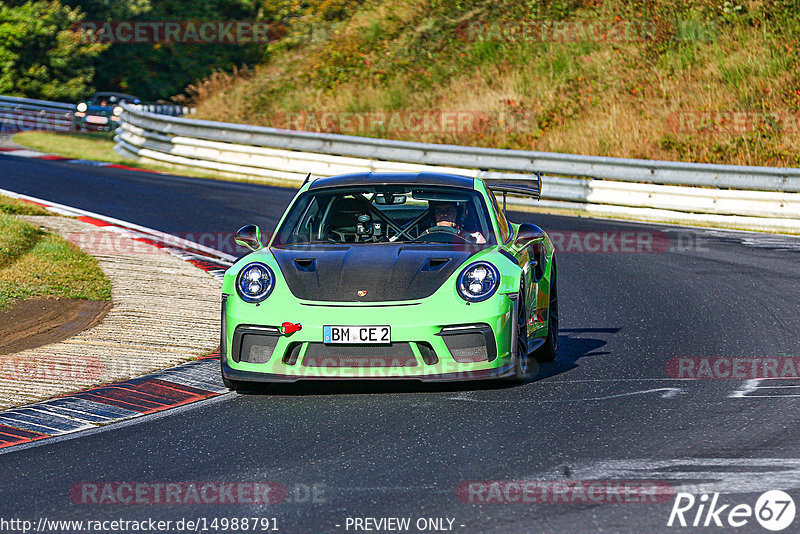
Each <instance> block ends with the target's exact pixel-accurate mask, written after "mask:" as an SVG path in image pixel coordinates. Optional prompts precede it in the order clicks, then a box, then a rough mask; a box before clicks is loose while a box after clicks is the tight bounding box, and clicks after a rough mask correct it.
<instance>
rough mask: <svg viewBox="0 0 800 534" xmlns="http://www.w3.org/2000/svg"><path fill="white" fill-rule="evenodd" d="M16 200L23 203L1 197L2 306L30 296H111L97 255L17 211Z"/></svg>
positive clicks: (105, 298) (0, 270) (0, 262)
mask: <svg viewBox="0 0 800 534" xmlns="http://www.w3.org/2000/svg"><path fill="white" fill-rule="evenodd" d="M16 204H24V203H21V202H17V201H12V200H10V199H7V198H5V197H0V309H4V308H7V307H9V306H10V305H11V304H13V302H14V301H16V300H19V299H26V298H30V297H64V298H75V299H89V300H111V282H110V281H109V280H108V278H107V277H106V276H105V274H103V271H102V270H101V269H100V266H99V265H98V263H97V260H96V259H95V258H93V257H92V256H90V255H88V254H86V253H85V252H83V251H82V250H81V249H79V248H78V247H76V246H75V245H73V244H72V243H69V242H68V241H66V240H65V239H62V238H61V237H59V236H57V235H54V234H50V233H47V232H44V231H42V230H40V229H39V228H37V227H35V226H34V225H32V224H30V223H27V222H25V221H22V220H20V219H18V218H17V217H16V216H15V215H12V213H16V212H18V211H15V210H20V209H22V208H20V207H19V206H17V205H16ZM34 207H35V206H34Z"/></svg>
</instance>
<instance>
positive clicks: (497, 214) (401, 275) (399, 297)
mask: <svg viewBox="0 0 800 534" xmlns="http://www.w3.org/2000/svg"><path fill="white" fill-rule="evenodd" d="M540 189H541V180H540V179H539V178H538V176H537V177H536V179H532V180H527V181H524V182H518V181H514V182H508V183H502V182H500V181H493V180H482V179H478V178H469V177H464V176H456V175H449V174H440V173H419V174H403V173H363V174H349V175H342V176H333V177H327V178H319V179H317V180H314V181H307V182H306V183H305V184H303V186H302V187H301V188H300V190H299V191H298V193H297V195H296V196H295V197H294V199H293V200H292V202H291V203H290V204H289V206H288V208H287V209H286V212H285V213H284V214H283V217H282V218H281V220H280V222H279V223H278V226H277V229H276V231H275V233H274V234H273V236H272V237H271V239H270V241H269V243H268V244H267V245H266V246H264V245H263V244H262V241H261V231H260V229H259V228H258V227H256V226H253V225H248V226H245V227H243V228H242V229H240V230H239V232H238V233H237V236H236V241H237V243H239V244H240V245H243V246H246V247H248V248H249V249H250V250H251V251H252V252H251V253H249V254H247V255H246V256H244V257H242V258H241V259H239V261H237V262H236V263H235V264H234V265H233V266H232V267H231V268H230V269H229V270H228V271H227V272H226V274H225V279H224V283H223V288H222V292H223V295H222V336H221V364H222V376H223V380H224V382H225V385H226V386H227V387H229V388H232V389H238V388H241V387H243V386H245V385H246V384H247V383H248V382H286V381H296V380H300V379H337V380H338V379H365V378H378V379H416V380H424V381H447V380H475V379H491V378H507V379H511V380H516V381H520V380H524V378H525V377H526V376H527V374H528V373H529V369H530V366H529V358H530V357H535V358H536V359H537V360H539V361H546V360H552V359H553V358H555V357H556V353H557V348H558V292H557V283H556V282H557V278H556V274H557V273H556V257H555V252H554V247H553V244H552V242H551V240H550V238H549V237H548V235H547V234H546V233H545V232H544V231H543V230H542V229H541V228H539V227H538V226H535V225H533V224H528V223H524V224H513V223H510V222H509V221H508V220H507V219H506V215H505V210H504V208H505V195H506V194H507V193H512V194H523V195H530V196H533V197H536V198H538V196H539V192H540ZM496 193H497V194H502V195H503V199H504V200H503V207H501V205H500V203H499V202H498V200H497V197H496Z"/></svg>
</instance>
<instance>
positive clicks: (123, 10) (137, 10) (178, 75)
mask: <svg viewBox="0 0 800 534" xmlns="http://www.w3.org/2000/svg"><path fill="white" fill-rule="evenodd" d="M64 2H65V3H67V4H69V5H71V6H73V7H77V8H80V9H81V10H82V11H83V12H85V13H86V16H85V20H89V21H130V20H147V21H204V20H209V21H255V20H259V13H260V11H261V10H260V8H261V5H260V3H259V2H256V1H253V0H193V1H191V2H187V1H185V0H159V1H157V2H156V1H152V0H64ZM265 49H266V45H265V44H246V45H242V44H186V43H135V44H128V43H113V44H112V45H111V46H110V47H109V48H108V49H107V50H105V51H104V52H103V53H102V54H100V55H99V56H98V57H97V58H95V59H94V62H93V63H94V66H95V68H96V74H95V83H94V85H95V87H96V88H97V90H120V91H124V92H127V93H131V94H134V95H136V96H139V97H140V98H142V99H145V100H159V99H167V98H169V97H170V96H172V95H176V94H179V93H181V92H183V90H184V88H185V87H186V86H187V85H189V84H191V83H194V82H196V81H197V80H200V79H202V78H205V77H207V76H208V75H210V74H211V73H212V72H214V71H218V70H223V71H230V70H232V69H233V68H234V67H240V66H242V65H252V64H255V63H259V62H260V61H261V60H262V59H263V56H264V51H265Z"/></svg>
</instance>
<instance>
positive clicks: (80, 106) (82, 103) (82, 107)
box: [78, 102, 89, 111]
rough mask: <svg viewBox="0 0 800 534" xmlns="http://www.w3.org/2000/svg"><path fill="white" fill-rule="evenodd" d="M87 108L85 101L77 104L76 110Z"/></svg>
mask: <svg viewBox="0 0 800 534" xmlns="http://www.w3.org/2000/svg"><path fill="white" fill-rule="evenodd" d="M87 109H89V106H87V105H86V102H81V103H80V104H78V111H86V110H87Z"/></svg>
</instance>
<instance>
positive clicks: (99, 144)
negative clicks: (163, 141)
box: [12, 132, 219, 178]
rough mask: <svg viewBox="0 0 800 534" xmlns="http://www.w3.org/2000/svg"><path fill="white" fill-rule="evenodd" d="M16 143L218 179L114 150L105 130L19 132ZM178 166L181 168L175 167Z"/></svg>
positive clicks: (14, 138) (127, 164) (98, 159)
mask: <svg viewBox="0 0 800 534" xmlns="http://www.w3.org/2000/svg"><path fill="white" fill-rule="evenodd" d="M12 139H13V141H14V142H16V143H19V144H20V145H22V146H25V147H27V148H30V149H32V150H38V151H40V152H45V153H48V154H57V155H59V156H64V157H65V158H73V159H89V160H93V161H105V162H108V163H116V164H118V165H126V166H128V167H135V168H137V169H146V170H151V171H159V172H165V173H172V174H176V173H179V174H181V175H183V176H195V177H198V178H219V176H218V175H217V174H215V173H213V172H210V171H208V172H204V171H198V170H194V169H184V168H183V167H178V166H175V167H173V166H171V165H167V164H165V165H159V164H157V163H148V162H141V161H136V160H131V159H127V158H125V157H123V156H121V155H119V154H117V153H116V152H115V151H114V146H115V143H114V138H113V135H111V134H109V133H106V132H96V133H87V132H81V133H56V132H20V133H18V134H16V135H14V137H13V138H12ZM176 169H179V170H176Z"/></svg>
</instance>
